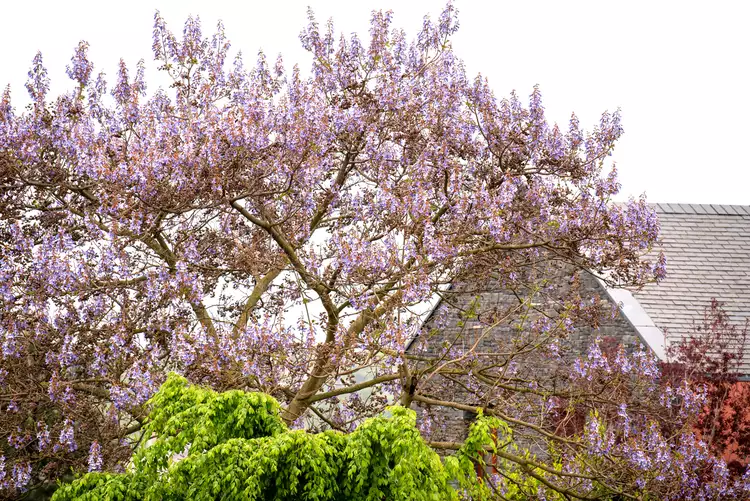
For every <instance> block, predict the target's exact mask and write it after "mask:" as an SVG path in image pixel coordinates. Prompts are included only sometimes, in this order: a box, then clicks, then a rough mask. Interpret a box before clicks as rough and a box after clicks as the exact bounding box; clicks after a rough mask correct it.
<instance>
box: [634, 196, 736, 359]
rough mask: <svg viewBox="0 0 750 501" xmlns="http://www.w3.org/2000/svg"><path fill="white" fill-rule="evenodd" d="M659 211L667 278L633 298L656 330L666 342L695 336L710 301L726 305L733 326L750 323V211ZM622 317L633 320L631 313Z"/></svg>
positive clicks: (681, 207) (670, 207) (667, 207)
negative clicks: (714, 299)
mask: <svg viewBox="0 0 750 501" xmlns="http://www.w3.org/2000/svg"><path fill="white" fill-rule="evenodd" d="M654 208H655V209H656V211H657V213H658V215H659V220H660V223H661V238H660V240H661V243H660V246H659V250H662V251H663V252H664V254H665V256H666V258H667V277H666V279H664V280H663V281H662V282H661V283H660V284H658V285H657V284H649V285H647V286H646V287H644V288H643V289H641V290H640V291H634V292H633V296H634V297H635V299H636V300H637V302H638V303H639V304H640V306H641V307H642V309H643V310H644V311H645V313H646V314H647V315H648V317H650V318H651V320H652V321H653V324H655V325H656V327H659V328H660V329H662V330H666V333H667V342H669V341H670V340H673V339H676V338H679V337H682V336H685V335H686V334H688V333H690V332H692V331H693V326H694V322H700V321H701V320H702V318H703V312H704V308H705V307H706V306H708V305H709V304H710V301H711V298H716V299H717V300H719V301H720V302H722V303H723V306H724V310H725V311H726V312H727V313H728V314H729V316H730V319H731V320H733V321H734V322H736V323H744V322H745V321H746V320H747V319H750V206H746V205H716V204H710V205H699V204H673V203H669V204H668V203H658V204H654ZM636 308H637V305H636ZM623 312H624V313H625V314H626V316H629V315H628V311H627V309H626V308H623ZM630 316H633V315H630ZM631 321H632V322H633V324H634V325H635V326H636V327H637V328H638V329H639V330H640V327H639V326H638V322H640V323H644V322H643V321H642V319H637V318H633V319H631ZM645 323H648V322H645ZM657 351H658V350H657ZM745 352H746V353H745V361H746V363H745V364H744V367H743V373H744V374H750V346H747V347H746V349H745Z"/></svg>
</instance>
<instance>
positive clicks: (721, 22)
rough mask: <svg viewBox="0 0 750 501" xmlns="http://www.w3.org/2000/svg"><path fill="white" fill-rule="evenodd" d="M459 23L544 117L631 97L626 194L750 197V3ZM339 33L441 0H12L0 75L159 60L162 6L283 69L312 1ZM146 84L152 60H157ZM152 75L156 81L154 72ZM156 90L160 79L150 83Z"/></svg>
mask: <svg viewBox="0 0 750 501" xmlns="http://www.w3.org/2000/svg"><path fill="white" fill-rule="evenodd" d="M455 4H456V6H457V8H458V10H459V12H460V14H459V20H460V24H461V29H460V30H459V32H458V34H457V35H456V36H455V38H454V42H453V47H454V50H455V52H456V53H457V54H458V56H459V57H461V58H462V59H464V61H465V62H466V66H467V69H468V72H469V74H470V75H471V76H473V75H475V74H476V73H479V72H481V73H482V74H484V75H486V76H487V77H488V78H489V80H490V84H491V85H492V87H493V88H494V89H495V92H496V95H497V96H499V97H502V96H506V95H508V94H509V92H510V91H511V90H513V89H515V90H516V91H517V92H518V93H519V95H521V96H527V95H528V94H530V93H531V90H532V87H533V85H534V84H537V83H538V84H539V85H540V86H541V90H542V95H543V98H544V103H545V106H546V108H547V113H548V116H549V117H550V118H551V119H552V120H555V121H558V122H561V124H563V123H566V122H567V120H568V118H569V116H570V113H571V112H573V111H575V112H576V114H578V116H579V117H580V118H581V123H582V125H584V126H585V127H587V128H589V129H590V128H591V127H592V126H593V125H594V124H595V123H596V122H597V121H598V118H599V115H600V114H601V112H603V111H604V110H610V111H613V110H615V109H616V108H618V107H619V108H621V110H622V115H623V122H624V127H625V135H624V137H623V138H622V139H621V141H620V143H619V146H618V147H617V149H616V151H615V155H614V159H615V160H616V162H617V167H618V170H619V172H620V179H621V181H622V184H623V195H624V196H628V195H635V196H637V195H639V194H641V193H644V192H645V193H646V195H647V197H648V199H649V200H650V201H654V202H659V201H663V202H699V203H725V204H730V203H731V204H750V193H748V180H750V174H749V173H748V170H749V169H750V155H749V154H748V151H747V150H748V146H749V145H750V126H749V125H748V117H750V92H749V91H750V85H748V84H749V83H750V77H749V75H750V70H749V69H748V62H749V61H748V50H749V49H750V28H748V25H747V23H748V21H749V20H750V2H745V1H740V0H737V1H734V2H719V1H713V2H689V1H681V2H666V1H655V0H652V1H650V2H637V1H632V0H631V1H619V2H614V1H609V2H605V1H592V2H577V1H547V2H533V1H521V0H515V1H487V0H485V1H468V0H457V1H456V2H455ZM307 5H310V6H312V8H313V10H314V11H315V13H316V16H317V18H318V20H319V21H325V20H327V19H328V18H329V17H333V19H334V23H335V27H336V31H338V32H345V33H351V32H353V31H357V32H359V33H361V34H362V38H363V39H367V37H366V32H367V27H368V22H369V16H370V12H371V11H372V10H373V9H391V10H393V11H394V13H395V16H394V18H395V20H394V25H395V26H397V27H402V28H404V29H406V31H407V33H409V34H410V35H416V33H417V31H418V29H419V27H420V25H421V19H422V16H424V15H425V14H428V13H429V14H431V15H432V17H433V18H435V17H437V15H438V14H439V13H440V11H441V10H442V7H443V5H444V3H443V2H441V1H414V0H409V1H406V0H401V1H392V0H391V1H381V0H360V1H324V0H276V1H268V0H264V1H257V0H234V1H224V0H208V1H189V0H183V1H167V0H148V1H144V0H129V1H127V2H117V3H112V2H104V1H101V0H95V1H51V0H47V1H39V0H37V1H36V2H18V1H11V0H2V6H1V10H0V12H2V16H3V23H2V29H1V30H0V47H2V59H3V61H2V66H0V86H5V84H6V83H10V85H11V89H12V93H13V95H14V100H15V103H16V104H19V103H22V104H24V103H26V102H28V100H27V97H26V92H25V89H24V87H23V84H24V82H25V80H26V72H27V71H28V68H29V66H30V63H31V59H32V58H33V56H34V54H35V53H36V51H37V50H41V51H42V53H43V56H44V60H45V64H46V66H47V68H48V70H49V71H50V76H51V78H52V91H53V93H55V92H56V91H57V92H59V91H60V90H62V89H64V88H66V87H67V86H68V82H69V81H68V80H67V76H66V75H65V65H66V64H68V61H69V60H70V56H71V55H72V53H73V48H74V47H75V45H76V44H77V43H78V41H79V40H81V39H83V40H87V41H88V42H89V43H90V44H91V50H90V56H91V59H92V60H93V62H94V64H95V65H96V67H97V68H98V69H104V71H105V72H106V73H107V74H108V75H109V81H110V82H112V81H113V80H114V75H115V69H116V65H117V61H118V60H119V58H120V57H122V58H124V59H125V61H126V62H127V63H128V65H130V66H135V64H136V62H137V61H138V60H139V59H141V58H143V59H145V60H146V62H147V63H151V59H152V53H151V31H152V25H153V15H154V11H155V10H156V9H158V10H160V11H161V13H162V15H163V17H164V18H165V19H166V20H167V22H168V24H169V26H170V27H171V28H172V29H173V31H175V32H181V30H182V25H183V23H184V21H185V19H186V18H187V16H188V15H189V14H193V15H199V16H200V18H201V20H202V23H203V27H204V33H206V34H210V33H212V32H213V28H214V26H215V24H216V22H217V20H218V19H222V20H223V21H224V24H225V26H226V33H227V36H228V38H229V39H230V40H231V41H232V47H233V49H234V50H242V51H243V54H244V55H245V59H246V61H248V62H249V61H251V60H252V56H253V55H254V54H255V53H257V51H258V49H261V48H262V49H263V50H264V52H265V53H266V54H267V55H269V56H271V58H272V59H275V56H276V54H278V53H281V54H283V56H284V61H285V64H286V66H287V68H291V66H292V65H293V64H294V63H300V67H301V68H302V69H303V70H305V71H306V70H307V69H308V68H309V65H310V59H309V57H308V56H307V54H306V53H305V52H304V51H303V50H302V49H301V47H300V43H299V40H298V38H297V37H298V34H299V32H300V31H301V29H302V28H303V27H304V25H305V24H306V7H307ZM147 68H148V69H149V72H148V73H147V81H148V80H149V75H151V76H153V75H154V73H155V69H154V68H155V67H154V65H153V64H150V66H147ZM97 71H98V70H97ZM151 80H152V81H153V78H152V79H151ZM150 90H154V89H153V88H152V89H150Z"/></svg>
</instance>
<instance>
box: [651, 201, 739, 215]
mask: <svg viewBox="0 0 750 501" xmlns="http://www.w3.org/2000/svg"><path fill="white" fill-rule="evenodd" d="M649 205H651V206H653V207H654V208H655V209H656V210H657V212H660V213H662V214H697V215H721V216H750V205H731V204H686V203H674V202H656V203H651V204H649Z"/></svg>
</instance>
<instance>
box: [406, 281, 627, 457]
mask: <svg viewBox="0 0 750 501" xmlns="http://www.w3.org/2000/svg"><path fill="white" fill-rule="evenodd" d="M570 277H571V271H570V270H568V271H566V270H564V269H559V268H558V269H557V271H556V277H555V278H554V279H552V280H550V281H551V282H552V285H551V288H553V289H557V290H556V291H553V295H554V293H555V292H557V293H559V294H562V293H564V292H565V290H566V288H567V287H568V284H569V283H570V282H571V280H570ZM580 280H581V282H580V283H581V287H580V291H581V296H582V297H594V296H599V297H601V298H602V299H603V300H605V302H604V304H603V308H602V311H603V312H606V314H604V315H603V316H602V318H601V321H600V325H599V326H598V328H596V329H595V328H592V327H591V326H588V325H576V329H575V330H574V333H573V334H572V335H571V336H570V337H569V339H568V340H567V341H566V342H567V343H568V346H569V347H570V353H571V356H573V355H574V354H582V353H585V352H586V350H587V349H588V346H589V345H590V343H591V342H592V341H593V340H594V339H595V338H596V337H597V336H599V337H602V338H613V340H614V341H616V342H617V343H618V344H622V345H624V346H626V347H628V348H633V347H635V346H637V345H638V344H640V343H641V342H640V338H639V337H638V334H637V332H636V330H635V328H634V327H633V326H632V325H631V324H630V323H629V322H628V321H627V319H625V318H624V316H623V315H622V314H620V312H619V310H618V309H614V310H613V305H612V304H611V303H610V302H609V298H608V295H607V293H606V291H605V289H604V287H602V285H601V284H600V283H599V282H598V281H597V280H596V279H595V278H594V277H592V276H591V275H589V274H581V275H580ZM477 298H478V300H479V307H478V315H477V318H474V319H469V320H468V321H466V322H464V325H463V326H461V325H460V323H461V314H460V310H462V309H463V310H465V309H467V308H469V307H470V305H471V303H472V302H473V301H475V299H477ZM446 299H447V300H448V301H444V302H443V303H441V304H440V305H438V307H437V308H436V309H435V310H434V311H433V313H432V315H431V316H430V317H429V318H428V319H427V321H426V322H425V325H424V328H423V330H422V335H421V336H420V338H418V339H416V340H414V342H413V343H412V344H411V346H409V348H408V352H409V353H412V354H418V355H423V356H432V357H435V356H440V354H442V353H443V352H444V350H443V349H442V346H443V345H444V343H452V342H454V341H455V340H456V339H458V341H457V343H459V344H462V345H463V346H472V345H473V343H474V342H475V341H476V340H477V338H478V337H477V336H479V333H481V332H482V330H483V328H485V327H486V325H487V322H492V319H493V318H494V319H495V320H497V318H502V317H504V314H505V313H507V312H508V310H510V309H512V308H514V307H516V306H517V305H518V304H519V302H518V299H517V297H516V296H514V295H513V294H512V293H511V292H510V291H507V290H503V289H502V288H500V287H499V286H498V285H497V284H496V283H494V284H493V283H492V282H490V283H488V284H485V285H484V286H465V285H464V286H455V287H453V289H452V290H451V291H450V292H449V293H448V294H447V296H446ZM448 303H452V305H449V304H448ZM441 308H442V309H443V310H441ZM613 311H614V316H613V315H612V312H613ZM498 315H499V316H500V317H498ZM517 321H518V317H517V316H513V315H512V316H510V317H509V318H507V319H506V320H505V321H503V322H502V323H501V324H500V325H498V326H496V327H495V328H494V329H492V330H491V331H490V334H489V335H487V336H485V337H484V338H483V339H482V340H481V341H480V342H479V344H478V349H479V351H484V352H487V351H492V350H497V347H498V346H510V345H512V343H513V340H514V338H518V337H519V336H522V335H523V334H522V331H519V330H517V329H516V328H514V327H513V324H514V322H517ZM519 332H520V334H519ZM526 363H528V364H529V366H530V367H529V369H531V370H533V371H534V372H535V374H537V375H539V376H540V377H554V371H555V367H553V366H552V365H550V362H549V361H547V362H538V361H536V360H531V359H529V360H527V361H526ZM420 389H422V390H423V391H424V389H423V388H420ZM428 392H429V394H431V395H433V396H434V397H437V398H440V399H442V400H451V401H454V402H461V403H466V404H468V405H482V403H481V402H476V401H471V399H472V398H476V397H473V396H472V397H471V398H470V397H469V393H468V392H466V391H465V390H463V389H461V388H460V387H459V386H457V385H448V386H447V387H445V388H443V387H442V385H441V390H440V394H439V395H435V394H434V393H432V391H431V390H430V389H428ZM412 408H414V409H415V411H416V412H417V419H418V423H420V424H422V425H423V426H424V425H425V419H427V418H428V416H427V415H426V414H425V412H428V413H429V420H430V422H432V423H433V424H432V426H431V427H428V428H429V429H428V430H426V431H423V434H424V435H425V438H426V439H428V440H434V441H450V442H461V441H463V440H464V439H465V438H466V434H467V431H468V425H469V424H470V422H471V420H472V419H473V416H472V415H471V413H467V412H464V411H461V410H456V409H451V408H445V407H433V408H430V409H429V410H428V409H426V408H424V407H423V406H422V405H421V404H420V403H415V404H413V406H412ZM529 440H533V438H530V437H527V440H526V444H525V445H526V446H529V447H532V449H535V450H536V451H537V452H539V448H538V447H536V446H533V445H530V444H529V443H528V441H529Z"/></svg>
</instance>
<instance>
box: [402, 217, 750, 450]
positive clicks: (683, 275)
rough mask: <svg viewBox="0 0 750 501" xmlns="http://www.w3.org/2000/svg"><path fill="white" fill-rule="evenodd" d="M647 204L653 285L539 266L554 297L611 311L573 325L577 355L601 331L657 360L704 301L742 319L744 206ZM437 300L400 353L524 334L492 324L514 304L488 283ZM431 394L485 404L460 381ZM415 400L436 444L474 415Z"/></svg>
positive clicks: (746, 240)
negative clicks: (651, 212) (654, 259)
mask: <svg viewBox="0 0 750 501" xmlns="http://www.w3.org/2000/svg"><path fill="white" fill-rule="evenodd" d="M653 207H654V209H655V210H656V212H657V213H658V216H659V219H660V223H661V237H660V244H659V247H658V248H657V249H655V250H654V252H659V251H663V252H664V254H665V256H666V259H667V277H666V279H665V280H663V281H662V282H661V283H659V284H655V283H653V284H649V285H646V286H645V287H643V288H642V289H640V290H633V291H630V290H625V289H610V288H607V287H606V286H605V285H604V283H603V282H602V281H601V280H599V279H598V278H597V277H596V276H594V275H593V274H585V273H584V274H581V275H580V277H579V279H577V281H576V283H575V284H574V285H571V269H570V268H565V266H562V265H559V266H553V265H550V264H546V265H545V267H544V268H543V271H542V273H545V274H546V275H547V276H550V279H549V282H550V283H551V284H552V285H551V286H550V287H551V288H555V287H556V288H557V289H559V292H560V293H561V294H562V293H563V292H565V290H567V289H569V288H570V287H571V286H576V287H578V288H579V290H580V296H581V297H589V298H591V297H598V298H600V299H601V304H602V306H604V307H605V308H606V307H607V306H608V305H609V307H610V308H611V310H612V311H613V315H611V316H609V317H607V318H604V319H602V320H601V321H599V322H594V323H592V324H589V325H586V324H582V325H576V329H575V331H574V334H573V335H571V336H570V337H569V338H568V340H567V341H566V342H568V343H570V348H572V349H571V350H570V351H571V352H574V353H584V352H585V350H586V349H587V348H588V346H589V345H590V344H591V343H592V341H593V340H594V339H595V338H597V337H600V338H608V339H610V340H614V341H616V342H617V343H618V344H621V345H623V346H625V347H628V348H629V349H632V348H634V347H635V346H636V345H638V344H641V345H645V346H646V347H648V349H650V350H651V351H652V352H653V353H654V354H656V356H657V357H659V358H660V359H662V360H664V359H665V357H666V353H665V347H666V346H669V344H670V343H674V342H675V341H677V340H680V339H682V338H684V337H685V336H687V335H688V334H690V333H691V332H693V329H694V328H695V326H696V325H697V324H700V323H701V321H702V320H703V315H704V311H705V308H706V307H707V306H709V305H710V303H711V300H712V298H715V299H717V300H718V301H720V302H721V303H722V305H723V307H724V310H725V311H726V312H727V313H728V315H729V318H730V320H731V321H733V322H735V323H743V322H745V321H747V320H748V319H750V206H736V205H699V204H667V203H659V204H655V205H654V206H653ZM442 302H443V303H447V304H438V305H436V307H435V308H433V310H432V312H431V313H430V314H429V316H428V317H427V318H426V320H425V322H424V323H423V328H422V330H421V334H420V335H419V336H418V337H417V338H416V339H414V340H413V341H412V343H410V345H409V346H408V348H407V352H408V353H411V354H413V355H415V356H417V357H418V356H419V355H420V354H421V355H425V357H429V356H431V355H432V356H434V355H436V354H440V353H444V352H445V349H446V346H451V345H455V344H456V343H461V344H463V345H464V346H469V345H470V346H472V347H476V349H477V350H478V351H485V352H486V351H491V350H498V348H497V347H498V346H509V345H510V344H512V343H513V342H516V341H515V340H516V339H518V337H519V336H520V335H521V333H522V332H523V328H519V327H518V326H517V325H514V322H513V321H508V322H502V321H500V319H502V318H510V315H506V312H508V311H510V310H511V309H512V307H513V305H517V304H518V302H519V301H518V297H517V296H516V295H515V294H514V293H513V292H512V291H508V290H505V289H503V288H502V287H501V286H499V285H498V283H497V282H493V281H492V280H484V281H482V282H481V283H480V284H479V285H476V284H455V285H454V287H452V288H451V290H450V291H449V292H448V293H446V295H445V298H444V299H443V301H442ZM467 310H476V311H475V314H473V315H469V317H468V318H467V317H466V315H463V316H461V315H459V314H457V312H466V311H467ZM504 315H505V316H504ZM483 317H484V318H483ZM488 326H491V330H489V331H488ZM488 332H489V333H488ZM745 351H746V353H747V355H746V358H745V359H744V360H743V361H742V365H741V371H742V373H743V374H745V375H747V374H750V356H748V355H750V347H748V349H746V350H745ZM520 363H525V364H527V370H530V371H535V372H536V375H537V376H539V377H543V378H547V380H548V381H551V383H550V384H554V377H555V374H554V368H550V367H549V366H548V365H545V364H544V363H541V362H539V361H537V360H533V359H527V360H526V361H525V362H520ZM427 391H428V392H430V391H431V389H427ZM435 391H440V392H443V394H442V395H437V396H436V397H434V398H442V399H444V400H451V401H453V402H460V401H462V399H464V400H463V401H465V402H466V403H467V404H468V405H471V406H483V405H486V402H479V401H475V400H476V398H477V397H476V395H474V396H472V397H469V396H468V395H469V394H470V393H469V392H468V391H467V388H465V387H463V388H462V387H461V385H460V384H447V385H443V386H441V387H440V389H439V390H435ZM413 407H415V408H416V409H417V411H418V414H419V416H420V419H421V420H422V421H425V420H428V421H429V420H439V421H441V424H440V426H439V427H438V428H439V429H431V430H429V431H428V433H429V434H430V438H431V439H432V440H435V441H449V442H455V441H461V440H463V438H464V437H465V435H466V432H467V428H468V425H469V423H470V422H471V420H472V419H473V414H472V413H471V412H469V411H466V410H464V411H461V410H458V409H451V408H445V407H439V408H437V410H434V412H437V413H439V415H432V414H430V413H432V412H433V409H432V408H431V407H430V406H429V405H427V406H425V405H423V402H419V401H417V402H415V404H413Z"/></svg>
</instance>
